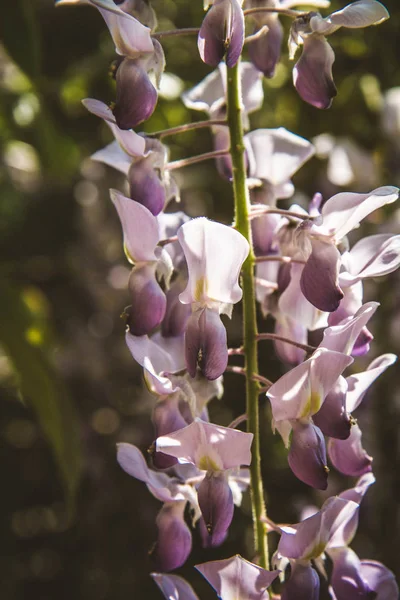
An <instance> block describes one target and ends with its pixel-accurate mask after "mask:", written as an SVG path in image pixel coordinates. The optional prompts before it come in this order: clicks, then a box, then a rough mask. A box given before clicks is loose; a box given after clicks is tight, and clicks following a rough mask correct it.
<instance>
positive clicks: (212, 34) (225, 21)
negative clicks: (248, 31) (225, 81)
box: [198, 0, 244, 67]
mask: <svg viewBox="0 0 400 600" xmlns="http://www.w3.org/2000/svg"><path fill="white" fill-rule="evenodd" d="M243 42H244V16H243V11H242V6H241V2H240V1H239V0H213V2H212V6H211V8H210V10H209V11H208V13H207V14H206V16H205V17H204V20H203V23H202V25H201V27H200V31H199V36H198V47H199V52H200V56H201V59H202V60H203V61H204V62H205V63H206V64H208V65H211V66H212V67H216V66H217V65H218V63H219V62H220V61H221V60H222V59H223V57H224V56H225V54H226V58H225V60H226V64H227V66H228V67H233V66H234V65H235V64H236V63H237V61H238V59H239V56H240V55H241V53H242V48H243Z"/></svg>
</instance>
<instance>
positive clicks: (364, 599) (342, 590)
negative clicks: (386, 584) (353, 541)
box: [329, 548, 376, 600]
mask: <svg viewBox="0 0 400 600" xmlns="http://www.w3.org/2000/svg"><path fill="white" fill-rule="evenodd" d="M329 556H330V557H331V558H332V560H333V571H332V577H331V585H332V588H333V591H334V592H335V595H336V599H337V600H370V599H371V600H373V599H374V598H376V594H375V593H374V591H373V590H372V589H371V588H370V587H369V585H368V584H367V582H366V581H365V580H364V579H363V578H362V575H361V561H360V559H359V558H358V556H357V554H356V553H355V552H353V550H351V548H335V549H334V550H332V551H330V552H329Z"/></svg>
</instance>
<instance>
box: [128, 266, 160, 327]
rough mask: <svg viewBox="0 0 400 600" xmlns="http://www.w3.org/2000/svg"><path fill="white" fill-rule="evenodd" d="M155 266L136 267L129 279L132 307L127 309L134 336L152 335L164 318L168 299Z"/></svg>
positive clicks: (129, 324)
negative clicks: (157, 276) (158, 278)
mask: <svg viewBox="0 0 400 600" xmlns="http://www.w3.org/2000/svg"><path fill="white" fill-rule="evenodd" d="M155 269H156V267H155V265H144V266H140V267H134V269H132V272H131V275H130V277H129V284H128V287H129V292H130V299H131V306H130V307H129V308H128V309H126V311H125V312H126V315H127V321H126V322H127V325H128V327H129V331H130V333H131V334H132V335H135V336H142V335H147V334H148V333H150V332H151V331H152V330H153V329H154V328H155V327H157V326H158V325H159V324H160V323H161V321H162V320H163V318H164V315H165V310H166V307H167V299H166V297H165V294H164V292H163V291H162V289H161V288H160V286H159V284H158V282H157V280H156V276H155Z"/></svg>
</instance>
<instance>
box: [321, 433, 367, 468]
mask: <svg viewBox="0 0 400 600" xmlns="http://www.w3.org/2000/svg"><path fill="white" fill-rule="evenodd" d="M361 436H362V434H361V429H360V428H359V426H358V425H352V427H351V430H350V436H349V437H348V438H347V439H346V440H337V439H330V440H329V443H328V453H329V458H330V459H331V462H332V464H333V466H334V467H335V469H337V470H338V471H340V472H341V473H343V474H344V475H349V476H350V477H359V476H360V475H363V474H364V473H368V472H369V471H371V470H372V467H371V464H372V460H373V459H372V457H371V456H368V454H367V453H366V451H365V450H364V448H363V447H362V444H361Z"/></svg>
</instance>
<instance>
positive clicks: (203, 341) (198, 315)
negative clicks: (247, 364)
mask: <svg viewBox="0 0 400 600" xmlns="http://www.w3.org/2000/svg"><path fill="white" fill-rule="evenodd" d="M185 355H186V365H187V369H188V372H189V374H190V375H191V377H195V375H196V370H197V365H198V366H199V368H200V371H201V373H202V374H203V375H204V376H205V377H206V378H207V379H209V380H210V381H213V380H215V379H218V377H220V376H221V375H222V374H223V373H224V371H225V369H226V366H227V364H228V346H227V337H226V329H225V326H224V324H223V323H222V321H221V319H220V317H219V315H218V313H217V312H215V311H213V310H209V309H207V308H206V309H203V310H200V311H196V312H194V313H193V314H192V315H191V317H189V320H188V323H187V327H186V332H185Z"/></svg>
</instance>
